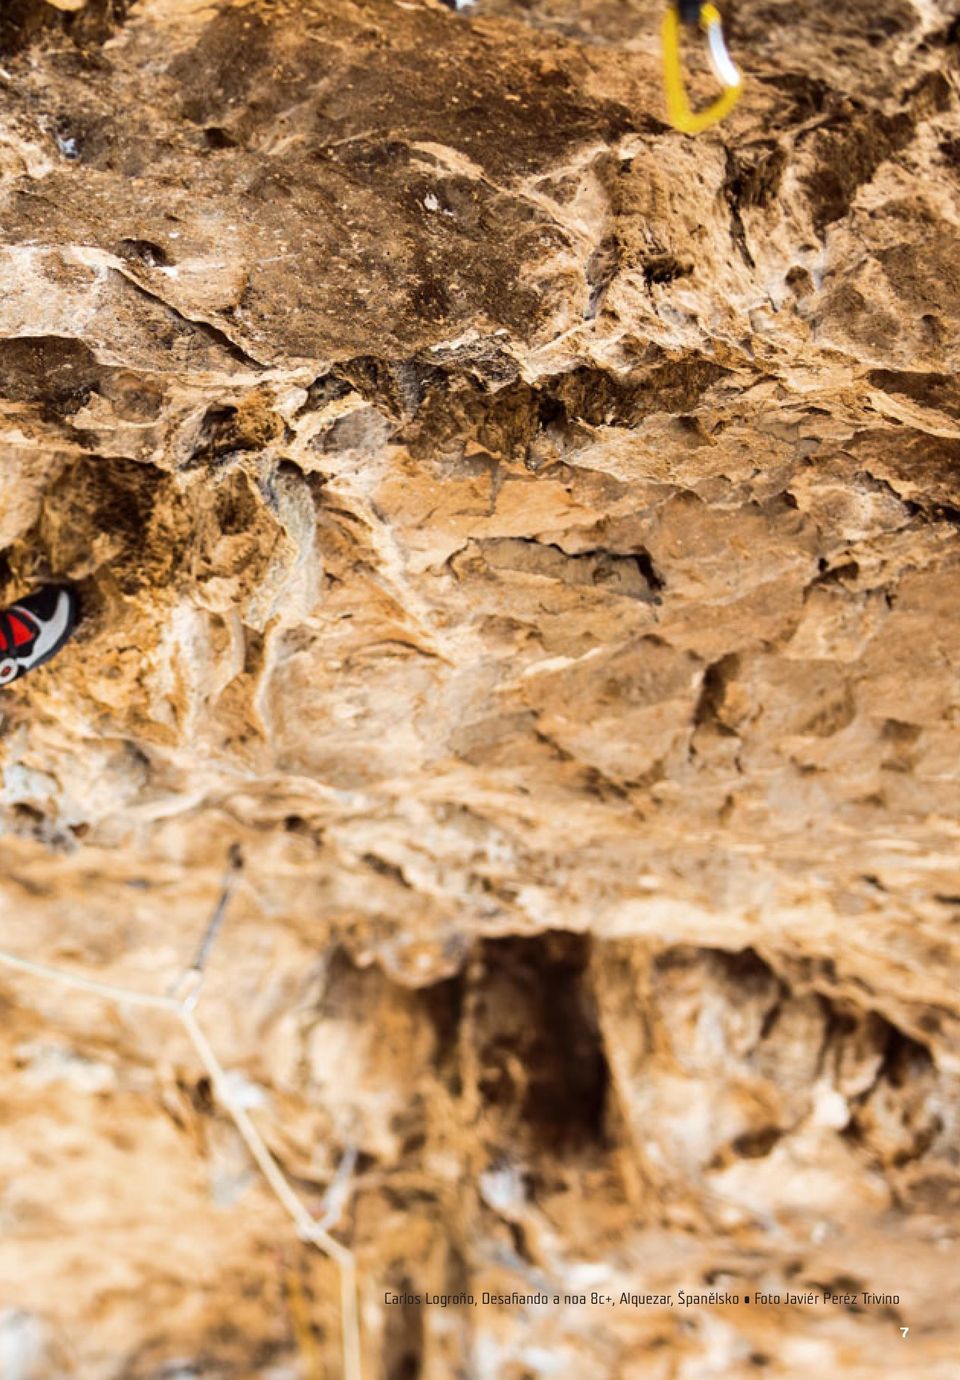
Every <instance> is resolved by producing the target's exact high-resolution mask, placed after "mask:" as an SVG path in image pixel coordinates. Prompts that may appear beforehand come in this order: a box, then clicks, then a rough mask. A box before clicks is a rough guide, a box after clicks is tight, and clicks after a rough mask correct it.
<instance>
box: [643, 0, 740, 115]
mask: <svg viewBox="0 0 960 1380" xmlns="http://www.w3.org/2000/svg"><path fill="white" fill-rule="evenodd" d="M700 27H701V29H702V30H703V32H704V33H705V34H706V36H707V56H708V57H709V59H710V66H711V67H712V68H713V72H714V76H715V77H716V78H717V81H718V82H719V83H720V85H721V86H722V87H723V90H722V91H721V93H720V95H719V96H718V97H717V99H716V100H715V101H714V102H713V104H712V105H708V106H706V107H705V108H704V109H703V110H692V109H691V108H690V102H689V101H688V100H687V92H686V87H685V86H684V82H683V64H682V63H681V61H680V13H679V10H678V9H677V6H676V4H670V5H668V6H667V12H666V14H665V15H664V16H663V25H662V26H661V29H660V40H661V43H662V46H663V85H664V90H665V93H666V97H667V116H668V118H669V120H670V123H671V124H672V125H673V127H674V129H678V130H680V132H681V134H699V133H700V131H701V130H704V129H709V128H710V126H711V125H715V124H716V123H717V122H718V121H719V120H722V119H723V118H724V116H725V115H729V114H730V111H731V110H732V109H733V107H734V106H735V105H736V103H737V101H738V100H739V99H740V93H741V91H742V90H743V77H742V76H741V75H740V73H739V72H738V71H737V69H736V67H735V66H734V65H733V63H732V62H731V60H730V54H729V53H728V52H727V45H726V43H725V42H724V39H723V23H722V20H721V18H720V12H719V10H718V9H717V8H716V6H715V5H711V4H709V3H707V4H704V5H701V6H700Z"/></svg>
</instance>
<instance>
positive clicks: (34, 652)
mask: <svg viewBox="0 0 960 1380" xmlns="http://www.w3.org/2000/svg"><path fill="white" fill-rule="evenodd" d="M79 616H80V611H79V607H78V603H77V596H76V594H75V593H74V591H73V590H72V589H70V588H69V587H68V586H67V585H43V586H41V588H40V589H35V590H34V591H33V593H32V594H28V595H26V597H25V598H23V599H18V600H17V602H16V603H15V604H11V605H10V607H9V608H6V609H0V685H9V684H10V683H11V681H14V680H16V679H17V677H18V676H23V675H26V673H27V672H28V671H32V670H33V668H34V667H35V666H42V665H43V663H44V662H45V661H49V660H50V658H51V657H52V656H55V655H56V653H57V652H59V650H60V648H61V647H62V646H63V644H64V643H65V642H66V640H67V638H68V637H69V636H70V634H71V633H72V632H73V630H74V628H75V627H76V626H77V620H78V618H79Z"/></svg>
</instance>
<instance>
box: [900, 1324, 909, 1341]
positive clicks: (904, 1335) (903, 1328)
mask: <svg viewBox="0 0 960 1380" xmlns="http://www.w3.org/2000/svg"><path fill="white" fill-rule="evenodd" d="M900 1331H901V1332H902V1333H903V1340H904V1341H906V1340H907V1333H908V1332H909V1331H910V1329H909V1327H901V1329H900Z"/></svg>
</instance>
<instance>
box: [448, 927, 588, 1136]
mask: <svg viewBox="0 0 960 1380" xmlns="http://www.w3.org/2000/svg"><path fill="white" fill-rule="evenodd" d="M589 956H590V941H589V940H588V939H587V938H586V937H585V936H582V935H576V934H568V933H565V932H560V931H548V932H546V933H545V934H541V935H538V936H536V937H534V938H529V939H528V938H507V939H491V940H486V941H484V942H483V943H482V945H481V946H480V958H481V964H480V969H479V971H480V974H481V976H480V977H479V978H478V980H477V985H476V986H475V988H474V990H473V993H472V1002H473V1011H474V1028H475V1033H476V1039H477V1042H478V1048H477V1059H478V1064H479V1067H480V1075H479V1091H480V1095H481V1098H482V1100H483V1102H484V1104H485V1106H486V1108H487V1112H488V1115H490V1116H492V1117H494V1118H496V1119H497V1120H501V1121H503V1122H505V1123H506V1125H507V1126H508V1127H509V1133H510V1134H511V1135H513V1136H514V1137H515V1138H516V1139H517V1140H518V1141H520V1142H522V1143H526V1145H527V1147H528V1148H529V1149H530V1150H531V1151H534V1152H549V1153H550V1154H551V1155H554V1156H556V1155H560V1156H563V1155H565V1154H574V1153H577V1152H578V1151H580V1150H583V1149H585V1148H587V1147H588V1146H592V1145H598V1144H603V1143H604V1125H605V1114H606V1101H607V1089H608V1082H609V1074H608V1069H607V1063H606V1059H605V1056H604V1049H603V1042H602V1039H601V1036H600V1031H599V1026H598V1022H597V1014H596V1010H595V1007H594V1002H593V995H592V990H591V987H590V982H589V977H588V965H589ZM515 1061H518V1062H515ZM518 1067H520V1068H522V1070H523V1077H522V1080H521V1081H520V1082H519V1083H518V1082H517V1079H516V1070H517V1068H518Z"/></svg>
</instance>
